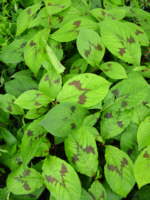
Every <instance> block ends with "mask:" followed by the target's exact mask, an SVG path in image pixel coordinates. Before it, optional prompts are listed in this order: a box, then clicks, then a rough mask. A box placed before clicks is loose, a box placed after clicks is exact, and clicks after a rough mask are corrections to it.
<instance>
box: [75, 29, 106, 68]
mask: <svg viewBox="0 0 150 200" xmlns="http://www.w3.org/2000/svg"><path fill="white" fill-rule="evenodd" d="M77 48H78V51H79V53H80V54H81V56H82V57H83V58H84V59H85V60H86V61H87V62H88V63H89V64H90V65H92V66H93V67H96V66H98V65H99V64H100V61H101V60H102V58H103V56H104V53H105V48H104V45H103V43H102V40H101V38H100V36H99V35H98V33H96V32H95V31H93V30H90V29H81V31H80V32H79V35H78V38H77Z"/></svg>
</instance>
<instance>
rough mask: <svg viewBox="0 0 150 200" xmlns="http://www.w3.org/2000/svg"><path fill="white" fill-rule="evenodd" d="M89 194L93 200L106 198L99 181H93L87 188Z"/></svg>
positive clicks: (104, 199)
mask: <svg viewBox="0 0 150 200" xmlns="http://www.w3.org/2000/svg"><path fill="white" fill-rule="evenodd" d="M88 192H89V194H90V195H91V196H92V197H93V199H94V200H106V199H107V194H106V191H105V188H104V187H103V185H102V184H101V183H100V182H99V181H94V182H93V183H92V185H91V186H90V188H89V189H88Z"/></svg>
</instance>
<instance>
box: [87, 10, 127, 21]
mask: <svg viewBox="0 0 150 200" xmlns="http://www.w3.org/2000/svg"><path fill="white" fill-rule="evenodd" d="M128 10H129V9H128V8H127V7H120V8H119V7H117V8H115V7H114V8H111V9H103V8H95V9H92V10H91V11H90V12H91V14H92V15H93V16H94V17H95V18H96V19H97V20H98V21H101V20H104V19H107V18H108V19H113V20H114V19H117V20H121V19H123V18H124V17H125V15H126V12H127V11H128Z"/></svg>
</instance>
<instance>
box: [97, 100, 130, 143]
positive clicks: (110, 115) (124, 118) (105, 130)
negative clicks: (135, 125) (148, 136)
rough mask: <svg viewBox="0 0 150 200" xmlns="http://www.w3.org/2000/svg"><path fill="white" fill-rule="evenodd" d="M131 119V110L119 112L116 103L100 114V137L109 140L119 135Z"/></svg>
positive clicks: (118, 106)
mask: <svg viewBox="0 0 150 200" xmlns="http://www.w3.org/2000/svg"><path fill="white" fill-rule="evenodd" d="M121 102H122V101H121ZM124 109H125V108H124ZM131 119H132V110H129V109H125V110H121V109H120V104H119V103H118V102H117V103H115V104H112V105H111V106H110V107H108V108H106V109H105V111H104V112H103V114H102V118H101V121H100V129H101V134H102V137H103V138H105V139H109V138H113V137H115V136H117V135H119V134H120V133H121V132H123V131H124V130H125V128H127V126H128V125H129V123H130V121H131Z"/></svg>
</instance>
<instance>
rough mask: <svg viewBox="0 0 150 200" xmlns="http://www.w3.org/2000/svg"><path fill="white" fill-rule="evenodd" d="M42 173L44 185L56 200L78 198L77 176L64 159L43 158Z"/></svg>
mask: <svg viewBox="0 0 150 200" xmlns="http://www.w3.org/2000/svg"><path fill="white" fill-rule="evenodd" d="M42 174H43V178H44V182H45V185H46V187H47V188H48V190H49V191H50V192H51V193H52V195H53V197H54V198H55V199H56V200H60V199H63V200H70V199H72V200H80V196H81V184H80V180H79V177H78V175H77V174H76V172H75V170H74V169H73V168H72V167H71V165H69V164H68V163H67V162H66V161H64V160H62V159H60V158H58V157H55V156H49V157H48V158H47V159H45V160H44V164H43V173H42Z"/></svg>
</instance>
